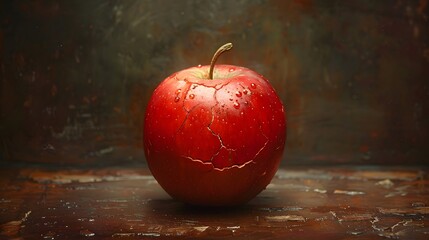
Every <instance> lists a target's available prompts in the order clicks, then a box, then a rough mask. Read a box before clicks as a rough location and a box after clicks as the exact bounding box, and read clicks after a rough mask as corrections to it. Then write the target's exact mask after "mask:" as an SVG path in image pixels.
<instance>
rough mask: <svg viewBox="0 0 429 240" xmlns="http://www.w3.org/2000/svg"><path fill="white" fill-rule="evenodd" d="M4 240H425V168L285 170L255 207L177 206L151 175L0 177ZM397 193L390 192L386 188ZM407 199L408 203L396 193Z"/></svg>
mask: <svg viewBox="0 0 429 240" xmlns="http://www.w3.org/2000/svg"><path fill="white" fill-rule="evenodd" d="M0 173H1V177H0V209H1V210H0V237H3V238H15V239H20V238H22V239H26V238H44V239H63V238H82V237H85V238H90V239H106V238H107V239H110V238H112V239H116V238H120V239H135V238H160V239H161V238H165V237H183V238H207V237H222V238H234V239H235V238H238V239H244V238H249V237H251V238H264V239H279V238H288V239H306V238H310V237H314V236H317V237H318V238H319V239H346V238H352V237H358V239H378V238H379V239H385V238H394V239H427V237H428V235H429V220H428V218H427V217H428V214H429V201H428V199H429V187H428V183H429V180H428V171H427V169H425V168H407V169H403V168H402V169H399V168H386V167H384V168H381V167H368V168H366V167H365V168H364V167H343V168H333V167H320V168H314V169H304V168H299V167H293V168H288V169H280V170H279V171H278V173H277V175H276V176H275V178H274V179H273V181H272V183H271V184H270V185H269V186H268V187H267V188H266V190H264V191H263V192H262V193H261V194H259V195H258V196H257V197H256V198H255V199H253V200H252V201H250V202H249V203H248V204H245V205H243V206H239V207H235V208H202V207H194V206H189V205H186V204H182V203H180V202H177V201H175V200H172V199H171V198H170V197H169V196H168V195H167V194H166V193H165V192H164V191H163V190H162V189H161V188H160V187H159V185H158V184H157V183H156V180H155V179H154V178H153V177H152V176H151V175H150V173H149V171H148V169H146V168H145V167H141V168H132V169H131V168H102V169H92V170H84V169H80V170H79V169H74V170H65V169H62V170H59V169H43V168H37V169H30V168H11V169H2V170H0ZM386 186H389V187H386ZM396 192H400V193H401V194H393V195H392V193H396Z"/></svg>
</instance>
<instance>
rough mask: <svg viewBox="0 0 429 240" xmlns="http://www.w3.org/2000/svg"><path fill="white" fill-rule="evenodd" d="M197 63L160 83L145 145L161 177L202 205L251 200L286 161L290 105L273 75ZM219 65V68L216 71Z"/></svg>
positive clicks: (180, 195) (177, 194)
mask: <svg viewBox="0 0 429 240" xmlns="http://www.w3.org/2000/svg"><path fill="white" fill-rule="evenodd" d="M231 47H232V44H226V45H224V46H222V47H221V48H220V49H219V50H218V51H217V52H216V54H215V56H214V57H213V59H212V64H211V65H210V66H200V65H199V66H197V67H191V68H188V69H185V70H182V71H179V72H177V73H174V74H172V75H171V76H169V77H167V78H166V79H165V80H164V81H163V82H161V84H160V85H159V86H158V87H157V88H156V89H155V91H154V93H153V95H152V97H151V99H150V101H149V105H148V107H147V110H146V115H145V120H144V136H143V137H144V150H145V155H146V159H147V162H148V165H149V168H150V170H151V172H152V174H153V176H154V177H155V179H156V180H157V181H158V183H159V184H160V185H161V186H162V187H163V188H164V190H165V191H166V192H167V193H169V194H170V195H171V196H172V197H173V198H175V199H178V200H181V201H184V202H187V203H190V204H195V205H206V206H207V205H208V206H226V205H237V204H241V203H244V202H246V201H248V200H250V199H252V198H253V197H255V196H256V195H257V194H258V193H260V192H261V191H262V190H263V189H264V188H265V187H266V186H267V185H268V184H269V183H270V181H271V179H272V178H273V176H274V174H275V172H276V171H277V168H278V166H279V163H280V160H281V156H282V153H283V149H284V145H285V140H286V119H285V112H284V108H283V105H282V103H281V101H280V99H279V97H278V95H277V94H276V92H275V91H274V89H273V87H272V86H271V85H270V83H269V82H268V80H267V79H265V78H264V77H263V76H262V75H260V74H258V73H256V72H254V71H252V70H250V69H248V68H244V67H239V66H233V65H216V66H214V63H215V61H216V59H217V57H218V56H219V55H220V54H221V53H222V52H223V51H226V50H229V49H230V48H231ZM213 69H214V71H213Z"/></svg>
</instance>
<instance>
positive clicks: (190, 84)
mask: <svg viewBox="0 0 429 240" xmlns="http://www.w3.org/2000/svg"><path fill="white" fill-rule="evenodd" d="M180 81H184V82H186V83H187V89H186V91H185V92H184V93H183V97H182V109H183V110H184V111H185V112H186V116H185V118H184V120H183V122H182V123H181V125H180V127H179V129H178V130H177V132H176V134H175V135H176V136H177V134H179V132H180V130H182V129H183V127H184V125H185V122H186V121H187V119H188V116H189V115H190V113H191V112H192V111H194V110H195V109H196V108H197V107H198V106H200V105H201V104H202V103H198V104H196V105H194V106H193V107H192V108H191V109H189V110H188V109H187V108H186V107H185V100H186V98H187V95H188V93H189V91H190V90H191V88H192V87H193V88H195V87H194V86H202V87H206V88H214V89H215V91H214V93H213V98H214V100H215V105H213V106H211V107H210V114H211V120H210V123H209V124H208V125H207V129H208V130H209V131H210V133H211V134H212V135H213V136H215V137H216V138H217V139H218V140H219V143H220V147H219V149H218V150H217V151H216V152H215V153H214V154H213V155H212V157H211V158H210V160H208V161H203V160H201V159H196V158H193V157H191V156H182V157H184V158H186V159H189V160H191V161H193V162H198V163H201V164H203V165H206V166H211V168H212V169H213V170H215V171H225V170H229V169H233V168H243V167H245V166H247V165H249V164H256V162H255V159H256V158H257V157H258V156H259V154H260V153H261V152H262V151H263V150H264V149H265V148H266V146H267V145H268V143H269V139H268V137H267V135H265V133H264V132H263V131H262V125H261V124H259V130H260V133H261V135H262V136H263V137H264V138H265V143H264V144H263V146H262V147H261V148H260V149H259V150H258V152H257V153H256V154H255V156H254V157H253V158H252V159H250V160H248V161H246V162H245V163H243V164H233V165H231V166H228V167H222V168H219V167H216V166H215V165H214V164H213V160H214V158H215V157H216V156H218V155H219V154H220V152H221V150H222V149H226V150H228V151H236V149H232V148H228V147H227V146H226V145H225V144H224V142H223V139H222V137H221V136H220V134H218V133H216V132H215V131H213V129H212V128H211V125H212V124H213V122H214V121H215V108H216V107H218V106H219V104H220V103H219V101H218V99H217V97H216V95H217V92H218V91H219V90H220V89H222V88H223V87H225V86H227V85H228V84H230V82H229V81H227V82H225V83H219V84H216V85H214V86H207V85H206V84H204V83H198V82H190V81H189V80H187V79H183V80H180ZM238 85H239V86H240V87H241V88H242V89H247V88H246V87H245V86H243V85H242V84H241V83H239V84H238ZM250 93H251V92H250V90H249V95H250Z"/></svg>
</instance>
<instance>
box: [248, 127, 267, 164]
mask: <svg viewBox="0 0 429 240" xmlns="http://www.w3.org/2000/svg"><path fill="white" fill-rule="evenodd" d="M259 131H260V132H261V134H262V136H264V138H265V143H264V145H263V146H262V147H261V148H260V149H259V151H258V152H257V153H256V154H255V156H254V157H253V159H252V161H254V160H255V159H256V158H257V157H258V155H259V154H260V153H261V152H262V151H263V150H264V149H265V147H266V146H267V145H268V142H269V141H270V140H269V139H268V137H267V135H265V133H264V132H263V131H262V125H261V124H259Z"/></svg>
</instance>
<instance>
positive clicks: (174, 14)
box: [0, 0, 429, 166]
mask: <svg viewBox="0 0 429 240" xmlns="http://www.w3.org/2000/svg"><path fill="white" fill-rule="evenodd" d="M428 5H429V3H428V1H427V0H421V1H369V0H368V1H311V0H295V1H281V0H276V1H274V0H273V1H262V0H260V1H250V0H245V1H227V0H225V1H218V0H215V1H196V0H194V1H134V0H129V1H83V0H82V1H42V0H38V1H10V2H9V1H1V3H0V24H1V25H0V26H1V27H0V63H1V69H0V77H1V83H0V86H1V88H0V94H1V95H0V99H1V105H0V107H1V109H0V112H1V117H0V137H1V145H0V150H1V152H0V162H3V163H7V164H10V163H12V162H14V163H21V162H27V163H28V162H34V163H55V164H65V165H82V166H94V165H96V166H98V165H107V164H125V163H136V162H142V161H143V159H144V156H143V153H142V150H141V136H142V134H141V133H142V130H141V125H142V124H141V123H142V116H143V113H144V109H145V106H146V104H147V101H148V99H149V97H150V94H151V92H152V91H153V89H154V88H155V87H156V85H157V84H158V83H159V82H160V81H162V80H163V79H164V78H165V77H166V76H168V75H169V74H171V73H173V72H175V71H178V70H180V69H182V68H185V67H189V66H195V65H198V64H207V63H208V62H209V60H210V58H211V55H212V53H213V51H214V50H215V49H216V48H217V47H218V46H220V45H221V44H223V43H225V42H233V43H234V45H235V47H234V49H233V50H232V51H231V52H230V53H228V54H225V55H224V56H222V58H221V59H220V61H219V63H229V64H235V65H243V66H246V67H249V68H252V69H254V70H256V71H258V72H260V73H261V74H263V75H264V76H266V77H267V78H268V79H269V80H270V81H271V83H272V84H273V86H274V87H275V89H276V90H277V92H278V94H279V95H280V97H281V99H282V100H283V102H284V104H285V106H286V109H287V115H288V140H287V146H286V153H285V157H284V158H285V161H284V162H285V163H289V164H312V165H314V164H330V163H332V164H337V163H341V164H345V163H353V164H401V163H406V164H426V163H428V157H429V156H428V155H429V154H428V150H427V148H428V146H427V145H428V143H429V141H428V140H429V139H428V137H429V129H428V127H429V28H428V26H429V14H428V13H429V6H428Z"/></svg>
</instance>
